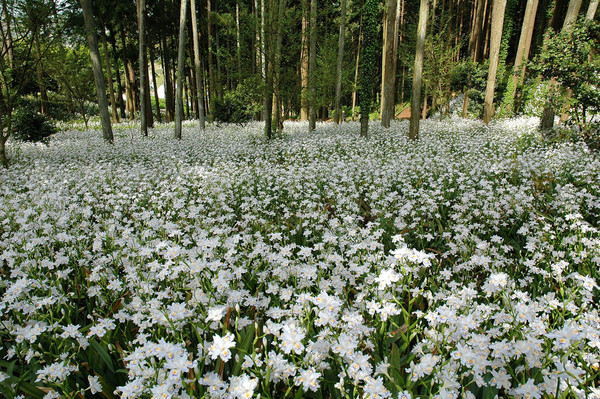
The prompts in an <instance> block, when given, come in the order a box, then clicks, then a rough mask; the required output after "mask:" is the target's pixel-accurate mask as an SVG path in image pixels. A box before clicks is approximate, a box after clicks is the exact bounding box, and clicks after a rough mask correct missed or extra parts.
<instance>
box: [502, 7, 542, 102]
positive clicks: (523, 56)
mask: <svg viewBox="0 0 600 399" xmlns="http://www.w3.org/2000/svg"><path fill="white" fill-rule="evenodd" d="M538 3H539V0H527V6H526V8H525V15H524V16H523V26H522V28H521V36H520V37H519V45H518V47H517V56H516V58H515V65H514V67H513V75H512V83H511V86H510V92H509V93H508V112H509V113H513V111H514V101H515V95H516V93H517V89H518V87H519V84H520V83H521V79H520V78H519V77H520V76H521V77H524V76H525V68H524V65H523V61H527V59H528V58H529V48H530V45H531V39H532V37H533V26H534V24H535V16H536V13H537V7H538ZM521 69H523V70H521Z"/></svg>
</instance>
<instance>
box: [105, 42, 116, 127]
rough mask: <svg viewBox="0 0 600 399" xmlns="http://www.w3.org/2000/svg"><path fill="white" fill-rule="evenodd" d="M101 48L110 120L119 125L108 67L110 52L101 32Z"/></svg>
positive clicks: (110, 71) (110, 70) (109, 66)
mask: <svg viewBox="0 0 600 399" xmlns="http://www.w3.org/2000/svg"><path fill="white" fill-rule="evenodd" d="M101 37H102V47H103V48H104V67H105V68H106V76H107V77H108V93H109V94H110V108H111V111H112V118H113V122H114V123H119V113H118V112H117V111H118V110H117V97H116V95H115V89H114V87H113V78H112V67H111V65H110V60H111V57H110V52H109V50H108V40H107V39H106V33H105V32H102V36H101Z"/></svg>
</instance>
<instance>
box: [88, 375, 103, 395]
mask: <svg viewBox="0 0 600 399" xmlns="http://www.w3.org/2000/svg"><path fill="white" fill-rule="evenodd" d="M88 383H89V384H90V392H91V393H92V394H95V393H98V392H102V385H101V384H100V378H99V377H98V376H97V375H94V376H92V375H88Z"/></svg>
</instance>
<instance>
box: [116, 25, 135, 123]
mask: <svg viewBox="0 0 600 399" xmlns="http://www.w3.org/2000/svg"><path fill="white" fill-rule="evenodd" d="M120 33H121V35H120V36H121V53H122V56H123V72H124V78H125V99H126V103H127V112H129V119H130V120H133V119H134V118H135V100H134V95H133V91H134V89H133V87H132V82H131V79H130V73H131V70H130V66H131V64H130V62H129V58H128V57H127V43H126V42H127V39H126V37H125V29H124V28H123V26H121V31H120Z"/></svg>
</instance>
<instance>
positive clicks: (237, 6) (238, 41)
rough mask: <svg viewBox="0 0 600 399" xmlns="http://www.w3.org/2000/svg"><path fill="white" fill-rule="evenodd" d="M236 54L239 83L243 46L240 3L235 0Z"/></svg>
mask: <svg viewBox="0 0 600 399" xmlns="http://www.w3.org/2000/svg"><path fill="white" fill-rule="evenodd" d="M235 55H236V58H237V75H238V76H237V80H236V82H237V83H241V82H242V47H241V38H240V4H239V2H238V1H236V2H235Z"/></svg>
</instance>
